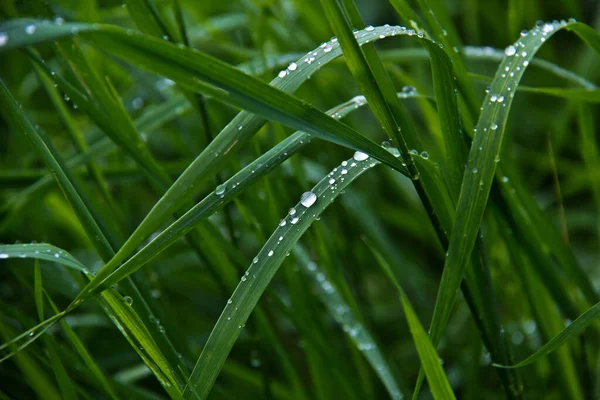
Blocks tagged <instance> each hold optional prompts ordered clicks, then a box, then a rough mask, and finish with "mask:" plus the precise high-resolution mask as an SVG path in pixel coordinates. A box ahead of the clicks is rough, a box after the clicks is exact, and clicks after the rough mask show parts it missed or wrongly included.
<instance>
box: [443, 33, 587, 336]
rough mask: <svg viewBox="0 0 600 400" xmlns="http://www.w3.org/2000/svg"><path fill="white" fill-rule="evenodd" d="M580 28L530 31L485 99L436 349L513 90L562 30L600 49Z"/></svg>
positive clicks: (446, 268) (460, 203) (472, 238)
mask: <svg viewBox="0 0 600 400" xmlns="http://www.w3.org/2000/svg"><path fill="white" fill-rule="evenodd" d="M580 25H582V24H580V23H576V22H569V23H546V24H541V25H540V26H537V27H535V28H533V29H532V30H531V31H529V32H528V34H527V35H526V36H524V37H523V38H521V40H519V41H518V42H517V43H515V45H511V46H509V47H507V49H506V54H507V57H506V58H505V59H504V61H503V62H502V63H501V64H500V67H499V69H498V73H497V74H496V78H495V79H494V82H493V83H492V85H491V89H490V92H489V93H488V94H487V96H486V98H485V100H484V106H483V111H482V113H481V117H480V119H479V123H478V125H477V132H476V134H475V137H474V140H473V144H472V147H471V152H470V155H469V161H468V164H467V170H466V172H465V177H464V180H463V184H462V188H461V194H460V198H459V201H458V208H457V214H456V224H455V226H454V229H453V232H452V236H451V240H450V247H449V250H448V256H447V258H446V263H445V266H444V273H443V275H442V282H441V284H440V289H439V292H438V298H437V301H436V307H435V310H434V316H433V319H432V326H431V336H432V341H433V343H434V344H437V343H438V342H439V339H440V338H441V335H442V332H443V329H444V328H445V326H446V324H447V321H448V319H449V316H450V311H451V310H452V306H453V305H454V301H455V296H456V293H457V291H458V288H459V286H460V282H461V280H462V278H463V275H464V271H465V268H466V261H467V260H468V258H469V257H470V254H471V251H472V249H473V246H474V243H475V239H476V235H477V231H478V229H479V225H480V224H481V220H482V218H483V212H484V210H485V205H486V203H487V197H488V195H489V190H490V187H491V183H492V179H493V177H494V173H495V170H496V162H497V161H498V160H499V155H500V148H501V144H502V138H503V133H504V127H505V124H506V121H507V119H508V111H509V110H510V105H511V103H512V99H513V97H514V92H515V88H516V86H517V85H518V84H519V81H520V79H521V77H522V76H523V73H524V71H525V69H526V67H527V66H528V65H529V62H530V60H531V59H532V58H533V56H534V54H535V52H536V51H537V50H538V49H539V47H541V45H542V44H543V43H544V42H545V41H546V39H547V38H549V37H550V36H551V35H552V34H553V33H555V32H556V31H558V30H559V29H562V28H564V27H570V28H572V29H574V30H575V29H580V30H582V31H584V34H583V35H582V37H583V38H584V39H585V40H586V41H588V42H589V43H593V44H594V46H597V43H596V42H595V41H597V38H596V37H595V36H594V35H592V34H591V33H590V32H589V30H587V29H583V28H576V27H578V26H580ZM590 29H591V28H590ZM592 32H593V30H592ZM588 36H590V37H588ZM503 74H504V76H502V75H503Z"/></svg>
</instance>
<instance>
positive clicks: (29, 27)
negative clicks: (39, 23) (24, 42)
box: [25, 24, 37, 35]
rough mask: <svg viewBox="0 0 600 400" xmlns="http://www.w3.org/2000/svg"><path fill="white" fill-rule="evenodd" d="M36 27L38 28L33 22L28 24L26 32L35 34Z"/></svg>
mask: <svg viewBox="0 0 600 400" xmlns="http://www.w3.org/2000/svg"><path fill="white" fill-rule="evenodd" d="M36 29H37V27H36V26H35V25H33V24H31V25H27V26H26V27H25V33H26V34H28V35H33V34H34V32H35V30H36Z"/></svg>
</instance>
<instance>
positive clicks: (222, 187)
mask: <svg viewBox="0 0 600 400" xmlns="http://www.w3.org/2000/svg"><path fill="white" fill-rule="evenodd" d="M225 188H226V186H225V184H222V185H219V186H217V187H216V188H215V194H216V195H217V196H220V195H222V194H223V193H225Z"/></svg>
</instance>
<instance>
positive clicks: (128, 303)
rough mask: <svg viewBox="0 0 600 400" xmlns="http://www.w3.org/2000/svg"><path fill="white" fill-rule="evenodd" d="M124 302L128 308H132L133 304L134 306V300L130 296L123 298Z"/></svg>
mask: <svg viewBox="0 0 600 400" xmlns="http://www.w3.org/2000/svg"><path fill="white" fill-rule="evenodd" d="M123 301H124V302H125V303H126V304H127V305H128V306H130V305H132V304H133V299H132V298H131V297H129V296H125V297H123Z"/></svg>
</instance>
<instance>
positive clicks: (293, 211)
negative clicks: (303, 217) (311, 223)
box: [282, 208, 296, 226]
mask: <svg viewBox="0 0 600 400" xmlns="http://www.w3.org/2000/svg"><path fill="white" fill-rule="evenodd" d="M288 214H290V215H294V214H296V209H295V208H290V211H289V213H288ZM282 226H283V225H282Z"/></svg>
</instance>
